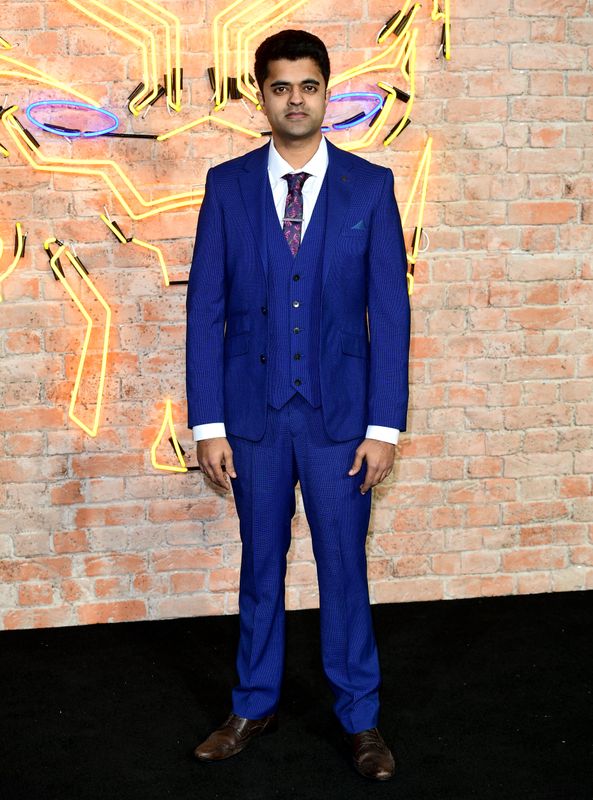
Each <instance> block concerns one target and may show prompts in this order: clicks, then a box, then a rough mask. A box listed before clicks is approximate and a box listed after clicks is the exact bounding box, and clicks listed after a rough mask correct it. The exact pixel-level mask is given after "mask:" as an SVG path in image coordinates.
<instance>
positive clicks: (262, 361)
mask: <svg viewBox="0 0 593 800" xmlns="http://www.w3.org/2000/svg"><path fill="white" fill-rule="evenodd" d="M259 360H260V361H261V363H262V364H265V363H266V361H267V360H268V358H267V356H265V355H264V354H263V353H262V354H261V355H260V357H259Z"/></svg>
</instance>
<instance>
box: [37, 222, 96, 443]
mask: <svg viewBox="0 0 593 800" xmlns="http://www.w3.org/2000/svg"><path fill="white" fill-rule="evenodd" d="M55 241H56V240H55V238H51V239H47V241H46V242H45V243H44V245H43V246H44V247H45V249H46V250H49V245H50V244H51V243H52V242H55ZM64 251H66V256H67V258H68V260H69V261H70V263H71V264H72V266H73V267H74V269H75V270H76V272H77V273H78V275H79V276H80V277H81V278H82V280H83V281H84V282H85V284H86V285H87V287H88V288H89V290H90V291H91V292H92V294H93V295H94V296H95V297H96V298H97V300H98V301H99V303H100V304H101V305H102V306H103V309H104V311H105V332H104V334H103V352H102V356H101V372H100V375H99V387H98V389H97V401H96V407H95V415H94V418H93V424H92V427H90V428H89V426H88V425H86V424H85V423H84V422H83V421H82V420H81V419H80V417H78V416H77V415H76V414H75V411H74V409H75V407H76V401H77V399H78V392H79V389H80V382H81V379H82V373H83V371H84V365H85V361H86V355H87V350H88V346H89V341H90V338H91V332H92V329H93V320H92V319H91V316H90V314H89V313H88V312H87V310H86V308H85V307H84V305H83V304H82V301H81V300H80V298H79V297H78V295H77V294H76V292H75V291H74V289H73V288H72V287H71V286H70V283H69V282H68V280H67V278H66V277H65V276H64V275H62V272H61V270H60V269H59V268H58V267H57V264H56V262H57V260H58V259H59V257H60V256H61V255H62V253H63V252H64ZM49 264H50V267H51V268H52V270H53V273H54V275H55V276H56V277H57V278H58V280H59V281H60V283H61V284H62V286H63V287H64V288H65V289H66V291H67V292H68V294H69V295H70V297H71V298H72V300H73V301H74V304H75V305H76V307H77V308H78V310H79V311H80V313H81V314H82V316H83V317H84V318H85V320H86V323H87V328H86V332H85V336H84V341H83V345H82V352H81V355H80V361H79V362H78V369H77V371H76V380H75V382H74V388H73V389H72V395H71V398H70V408H69V410H68V416H69V417H70V419H71V420H72V421H73V422H75V423H76V424H77V425H78V426H79V427H80V428H82V430H83V431H85V433H87V434H88V435H89V436H93V437H94V436H96V435H97V431H98V430H99V417H100V414H101V405H102V402H103V389H104V385H105V372H106V369H107V351H108V348H109V332H110V329H111V308H110V307H109V305H108V304H107V303H106V301H105V300H104V299H103V296H102V295H101V293H100V292H99V290H98V289H97V288H96V286H95V285H94V283H93V282H92V280H91V279H90V278H89V276H88V275H87V274H86V272H85V271H84V270H83V269H81V267H80V266H79V264H78V261H77V260H76V258H75V257H74V256H73V255H72V253H70V251H69V250H66V245H65V244H62V245H60V246H59V247H58V249H57V250H56V252H55V253H54V255H53V256H52V257H51V259H50V262H49Z"/></svg>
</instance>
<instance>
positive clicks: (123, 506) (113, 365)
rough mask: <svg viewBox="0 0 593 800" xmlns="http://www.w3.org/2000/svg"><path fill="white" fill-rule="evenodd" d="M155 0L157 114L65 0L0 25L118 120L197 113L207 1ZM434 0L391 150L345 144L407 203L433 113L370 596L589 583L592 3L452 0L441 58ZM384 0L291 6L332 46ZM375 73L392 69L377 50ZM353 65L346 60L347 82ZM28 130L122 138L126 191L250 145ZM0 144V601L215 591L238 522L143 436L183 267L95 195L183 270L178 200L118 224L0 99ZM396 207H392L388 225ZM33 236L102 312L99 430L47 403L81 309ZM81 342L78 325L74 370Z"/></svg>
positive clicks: (180, 414)
mask: <svg viewBox="0 0 593 800" xmlns="http://www.w3.org/2000/svg"><path fill="white" fill-rule="evenodd" d="M164 5H165V7H166V8H168V9H170V10H172V11H175V12H176V13H178V14H179V16H180V18H181V21H182V23H183V38H182V47H183V53H184V56H183V66H184V74H185V96H184V99H185V101H186V103H187V104H188V105H187V107H186V108H185V109H184V111H183V112H181V114H180V115H178V117H175V115H174V116H173V117H170V116H169V115H168V113H167V112H166V110H165V109H164V104H163V100H161V101H160V102H159V103H158V104H157V105H155V107H154V108H153V109H152V110H151V111H150V113H149V114H148V115H147V117H146V119H131V117H130V115H126V113H124V111H123V108H124V106H125V102H126V98H127V96H128V94H129V92H130V91H131V89H133V88H134V87H135V86H136V84H137V83H138V81H139V79H140V60H139V58H138V55H137V54H136V53H135V52H133V51H132V50H131V48H130V46H129V45H128V44H127V43H126V42H124V41H123V40H122V39H121V38H118V37H117V36H116V35H115V34H113V33H109V34H107V33H105V32H104V31H103V30H102V29H101V28H100V27H99V26H98V25H95V24H94V23H91V22H90V21H89V20H88V18H86V17H85V16H83V15H82V14H81V13H80V12H79V11H77V10H76V9H75V8H73V7H71V6H69V5H68V4H67V3H66V2H65V0H59V1H58V0H47V1H46V2H41V3H38V2H35V3H33V2H2V3H1V4H0V11H1V15H0V18H1V19H2V23H3V30H2V36H3V37H4V38H5V39H6V40H7V41H8V42H10V43H11V44H13V45H14V47H13V49H12V50H10V51H9V50H2V51H0V53H4V54H7V55H9V56H11V57H14V58H18V59H20V60H23V61H26V62H27V63H29V64H31V65H33V66H35V67H37V68H39V69H45V70H47V71H48V72H51V73H52V74H53V75H54V76H55V77H57V78H58V79H60V80H62V81H64V82H65V83H71V85H72V86H74V87H76V88H77V89H78V90H79V91H82V92H84V93H87V94H90V95H91V96H92V97H93V98H95V99H96V100H98V101H99V102H100V103H101V104H102V105H104V106H106V107H108V108H111V109H112V110H114V111H117V112H118V113H119V114H120V116H121V119H122V121H123V122H122V127H123V129H124V130H128V131H136V132H144V131H147V132H158V133H160V132H162V131H164V130H169V129H170V128H171V127H174V126H176V125H177V124H180V123H181V122H185V121H190V120H191V119H195V118H196V117H197V116H199V115H200V114H202V113H207V111H208V98H209V96H210V94H211V91H210V88H209V85H208V82H207V79H206V77H205V70H206V67H208V66H210V65H211V63H212V57H211V28H210V26H211V22H212V19H213V17H214V15H215V13H216V12H217V11H219V10H220V9H221V8H222V7H223V4H222V3H219V2H217V3H213V4H208V5H207V6H206V5H204V4H203V3H200V2H190V1H189V0H175V1H173V0H170V1H169V2H166V3H164ZM111 6H112V7H114V8H120V9H124V8H125V2H124V0H116V2H115V3H113V4H111ZM429 6H430V3H425V4H424V7H423V8H422V9H421V10H420V11H419V13H418V15H417V19H416V26H417V28H418V39H417V43H418V48H417V82H416V91H417V97H416V101H415V104H414V108H413V110H412V120H413V122H412V124H411V125H410V126H409V127H408V128H407V129H406V130H405V131H404V132H403V133H402V135H401V136H400V137H398V138H397V139H396V140H395V142H394V143H393V144H392V145H391V146H390V147H389V148H383V147H382V146H381V145H380V144H378V145H376V146H374V147H373V148H372V149H370V150H366V151H362V152H361V155H363V156H365V157H367V158H369V159H371V160H373V161H375V162H377V163H381V164H386V165H389V166H390V167H392V168H393V170H394V173H395V176H396V191H397V196H398V199H399V202H400V207H401V206H402V205H403V202H405V199H406V198H407V196H408V192H409V191H410V188H411V185H412V181H413V178H414V175H415V171H416V168H417V166H418V163H419V159H420V156H421V153H422V150H423V148H424V145H425V143H426V140H427V136H428V135H431V136H432V137H433V158H432V165H431V177H430V183H429V189H428V196H427V204H426V211H425V218H424V224H425V229H426V232H427V234H428V236H429V238H430V245H429V248H428V250H427V252H426V253H425V254H424V255H423V256H422V258H421V259H419V260H418V263H417V265H416V290H415V292H414V295H413V298H412V305H413V333H414V336H413V346H412V370H411V378H412V394H411V398H412V401H411V410H410V415H409V430H408V433H407V434H406V435H404V436H402V441H401V446H400V448H399V455H398V458H397V469H396V470H395V471H394V474H392V476H390V478H389V479H388V480H387V481H386V482H385V483H384V484H382V485H381V486H379V487H378V488H376V489H375V490H374V501H373V512H372V517H371V532H370V535H369V539H368V556H369V577H370V589H371V595H372V599H373V601H374V602H392V601H404V600H421V599H442V598H444V599H447V598H459V597H472V596H478V595H495V594H514V593H516V594H520V593H529V592H548V591H563V590H579V589H591V588H593V499H592V497H591V488H592V475H593V437H592V430H593V428H592V426H593V401H592V394H593V333H592V330H591V328H592V324H593V268H592V266H591V257H590V253H591V245H592V241H593V240H592V230H593V204H592V201H591V197H592V194H593V147H592V129H593V100H592V99H591V95H592V93H593V78H592V67H593V48H592V47H591V43H592V42H593V19H592V18H591V11H592V10H593V3H592V2H591V0H512V1H511V0H507V2H500V1H499V0H463V2H462V0H451V13H452V57H451V60H450V61H444V60H443V59H442V58H438V59H437V58H436V50H437V44H438V41H439V37H440V23H438V24H437V23H434V22H432V21H431V19H430V8H429ZM398 8H399V6H398V5H397V4H396V5H395V6H394V5H393V4H392V3H388V2H386V0H355V2H354V4H352V3H349V4H343V3H338V2H335V0H320V1H319V2H316V3H313V2H310V3H308V4H307V5H305V6H303V7H302V9H301V10H300V11H298V12H296V13H295V14H293V15H292V16H291V17H290V18H289V20H288V23H287V24H286V25H285V26H294V27H305V28H308V29H310V30H313V31H314V32H315V33H317V34H319V35H320V36H322V37H323V38H324V39H325V40H326V42H327V44H328V46H329V47H330V48H331V55H332V66H333V69H334V71H337V70H339V69H342V68H344V67H345V66H347V65H351V64H354V63H356V62H357V61H360V60H362V59H365V58H368V57H370V56H371V55H373V54H374V53H375V52H377V50H376V47H374V46H373V42H374V41H375V37H376V34H377V32H378V30H379V29H380V27H381V25H382V24H383V23H384V22H385V20H386V19H388V18H389V17H390V16H391V15H392V14H393V13H394V12H395V11H396V10H398ZM276 29H278V28H277V27H276V28H275V29H274V30H276ZM261 38H263V36H262V37H260V39H261ZM260 39H258V40H256V42H257V41H259V40H260ZM3 68H5V67H4V65H3V64H2V62H0V70H1V69H3ZM378 77H382V78H383V79H384V80H387V81H389V80H392V81H393V83H394V84H396V85H397V84H398V76H396V75H393V74H389V73H381V74H380V75H379V76H378ZM373 83H374V76H373V75H367V76H366V77H364V76H363V77H362V78H360V79H359V82H358V83H356V87H354V86H353V87H352V88H363V87H369V88H372V86H373ZM400 84H401V80H400ZM339 90H340V91H341V90H342V87H340V89H339ZM5 93H7V94H8V104H14V103H16V104H17V105H19V107H20V109H21V110H20V111H19V112H18V114H19V119H21V121H23V122H24V123H25V124H27V120H26V117H25V115H24V111H23V109H24V108H25V107H26V106H27V104H28V103H29V102H32V101H34V100H38V99H43V98H46V97H52V98H55V97H59V96H62V97H63V96H64V93H63V92H62V93H60V92H57V91H56V90H53V89H49V88H48V87H44V86H43V85H41V84H39V83H35V82H31V81H28V80H24V79H22V78H18V77H16V76H7V75H5V74H0V99H2V98H3V97H4V94H5ZM232 106H233V107H232V108H230V107H229V108H228V110H226V111H225V112H224V113H225V114H227V115H228V118H229V119H234V120H235V121H239V122H240V123H241V124H243V125H246V126H248V127H251V128H253V129H255V130H258V129H260V130H261V129H263V128H265V120H263V117H260V116H258V115H257V114H256V117H255V119H254V120H253V121H250V120H249V117H248V115H247V112H246V110H245V109H244V108H243V107H242V106H241V105H240V104H238V103H237V102H236V101H235V102H234V103H233V104H232ZM394 121H395V120H392V121H391V124H393V122H394ZM64 124H66V123H64ZM29 129H30V130H32V128H31V127H30V126H29ZM36 135H37V133H36ZM37 138H38V139H39V141H40V143H41V145H42V147H43V148H44V152H45V153H46V154H50V155H52V156H56V155H59V156H61V157H63V158H68V159H70V158H87V159H88V158H112V159H115V160H117V161H118V162H119V163H120V164H122V165H123V166H124V167H125V169H126V170H127V172H128V173H129V175H130V177H131V178H132V179H133V181H134V182H135V184H136V185H137V186H138V188H139V190H140V191H141V192H142V193H143V194H144V195H145V196H146V197H147V198H156V197H159V196H162V195H163V194H166V193H168V192H173V191H188V190H191V189H192V188H194V189H195V188H198V187H199V186H200V185H202V184H203V181H204V175H205V172H206V169H207V167H208V166H210V165H211V164H214V163H218V162H220V161H222V160H224V159H226V158H229V157H232V156H234V155H237V154H240V153H242V152H245V151H247V150H249V149H251V148H252V147H253V146H259V145H260V144H261V142H260V141H255V140H250V139H248V138H247V137H245V136H242V135H240V134H229V133H228V132H227V131H226V130H225V129H221V128H220V127H217V126H216V125H212V126H205V127H202V128H198V129H196V130H194V131H192V132H191V133H188V134H187V135H183V136H178V137H175V138H174V139H171V140H170V141H169V142H167V143H163V144H162V145H157V144H156V143H154V142H151V141H147V140H140V139H138V140H134V139H131V140H122V139H109V140H106V139H95V140H88V141H84V142H82V141H77V142H73V143H71V144H69V143H67V142H65V141H63V140H60V141H58V140H57V139H56V137H54V136H52V135H51V134H46V133H42V132H38V136H37ZM332 139H333V140H334V141H339V140H340V137H339V136H337V135H336V136H333V135H332ZM380 139H381V137H380ZM380 139H379V140H378V141H380ZM0 143H2V144H4V145H5V146H7V147H8V149H9V151H10V154H9V156H8V157H7V158H4V159H2V160H1V163H0V169H1V177H2V193H1V195H0V210H1V214H0V237H1V238H2V239H3V240H4V253H3V254H2V256H1V258H0V274H2V272H4V270H5V269H6V268H7V266H8V265H9V264H10V262H11V259H12V240H13V237H14V223H15V222H16V221H21V222H22V223H23V227H24V229H26V230H27V232H28V239H27V246H26V254H25V257H24V259H22V260H21V261H20V262H19V264H18V266H17V268H16V269H15V271H14V272H13V273H12V274H11V275H10V276H9V277H8V278H7V279H6V280H4V281H3V282H2V283H1V284H0V286H1V291H2V296H3V302H2V303H0V371H1V373H0V377H1V382H0V479H1V486H0V504H1V510H0V577H1V579H2V580H1V583H0V625H1V626H2V627H4V628H27V627H34V626H39V627H43V626H60V625H73V624H86V623H93V622H111V621H119V620H135V619H145V618H149V619H155V618H163V617H177V616H184V615H190V616H193V615H205V614H223V613H233V612H235V611H236V609H237V585H238V568H239V559H240V541H239V535H238V522H237V519H236V515H235V512H234V505H233V501H232V497H231V496H229V495H222V494H219V493H217V492H216V491H215V490H213V489H211V488H209V487H207V486H206V485H205V484H204V481H203V478H202V476H201V475H200V473H196V472H189V473H188V474H185V475H180V474H168V473H164V472H162V471H160V472H159V471H157V470H155V469H154V468H153V467H152V465H151V461H150V446H151V444H152V442H153V441H154V439H155V436H156V434H157V433H158V430H159V428H160V424H161V421H162V419H163V411H164V399H165V398H166V397H167V396H170V397H171V398H172V399H173V413H174V419H175V427H176V430H177V434H178V436H179V438H180V440H181V443H182V445H183V446H184V447H185V449H186V450H187V451H188V455H190V454H191V451H192V450H193V448H192V447H191V438H190V434H189V432H188V431H187V430H186V428H185V424H186V420H185V399H184V375H183V368H184V366H183V358H184V355H183V343H184V295H185V289H184V287H183V286H171V287H169V288H165V287H164V286H163V281H162V276H161V273H160V269H159V266H158V263H157V261H156V258H155V257H154V255H153V254H151V253H149V252H148V251H147V250H145V249H141V248H138V247H135V246H134V245H132V244H129V245H121V244H119V243H118V242H117V241H116V240H115V239H114V237H113V236H112V235H111V233H110V232H109V231H108V230H107V228H106V227H105V225H104V224H103V222H101V220H100V219H99V214H100V213H101V211H102V210H103V206H104V205H106V206H107V207H108V209H109V210H110V213H111V214H112V215H113V216H114V217H116V218H117V220H118V222H119V224H120V225H121V226H122V228H123V229H124V231H125V233H126V235H130V236H131V235H132V234H134V235H136V236H137V237H139V238H141V239H142V240H144V241H147V242H152V243H153V244H158V245H159V246H161V247H162V249H163V254H164V256H165V258H166V261H167V263H168V265H169V270H170V272H171V276H172V277H176V278H183V277H185V276H186V273H187V268H188V263H189V259H190V256H191V247H192V244H193V236H194V232H195V224H196V219H197V208H196V207H195V206H194V207H193V208H189V209H188V208H185V209H181V210H177V211H173V212H170V213H164V214H159V215H156V216H153V217H149V218H148V219H145V220H141V221H137V222H132V220H130V219H129V218H128V217H127V216H126V215H125V214H124V213H123V212H122V211H121V208H120V206H119V205H118V203H117V202H116V201H115V200H114V198H113V196H112V194H111V192H110V191H109V189H108V188H107V186H106V184H105V183H104V182H103V181H102V180H100V179H99V178H96V177H88V176H84V177H82V176H72V175H65V174H51V173H47V172H45V173H44V172H39V171H34V170H33V169H31V167H30V166H28V165H27V164H26V162H25V160H24V157H23V156H22V155H21V154H19V152H18V151H16V149H15V148H14V147H10V146H9V144H10V143H9V141H8V140H7V137H6V134H5V128H4V127H3V126H2V125H0ZM411 233H412V228H411V226H410V225H408V226H407V230H406V234H407V237H408V241H409V240H410V237H411ZM50 236H55V237H56V238H58V239H60V240H61V241H63V242H65V243H68V244H69V245H73V246H74V247H75V250H76V253H77V254H78V255H79V256H80V258H81V259H82V261H83V262H84V263H85V265H86V266H87V267H88V268H89V269H90V271H91V275H92V277H93V279H94V280H95V282H96V284H97V286H98V287H100V291H101V292H102V294H103V296H104V297H105V298H106V299H107V300H108V302H109V304H110V306H111V308H112V311H113V326H112V331H111V347H110V353H109V359H108V367H107V380H106V384H105V402H104V408H103V411H102V414H101V425H100V429H99V432H98V435H97V436H96V437H95V438H91V437H89V436H88V435H86V434H85V433H83V432H82V431H81V430H80V428H78V427H77V426H76V425H74V424H73V422H72V421H71V420H70V419H69V418H68V405H69V401H70V394H71V391H72V386H73V382H74V379H75V375H76V370H77V367H78V361H79V353H80V347H81V343H82V339H83V335H84V329H85V326H84V324H83V320H82V317H81V315H80V313H79V312H78V311H77V309H76V308H75V307H74V304H73V303H72V301H71V300H70V299H69V298H68V297H67V296H66V293H65V291H64V289H63V287H62V286H61V285H60V283H59V282H58V281H56V280H54V278H53V276H52V273H51V271H50V270H49V268H48V260H47V257H46V254H45V252H44V250H43V242H44V241H45V240H46V239H47V238H48V237H50ZM99 362H100V355H99V351H97V349H96V348H95V349H94V350H93V351H92V353H91V355H90V360H89V363H90V364H91V366H92V369H93V370H94V373H95V374H96V373H97V370H98V367H99ZM95 389H96V377H95V378H92V377H91V378H90V379H87V381H86V384H85V385H84V386H83V387H82V388H81V403H82V404H81V413H83V412H84V413H86V416H87V418H88V416H89V414H91V415H92V404H91V405H89V406H88V407H85V406H84V402H86V401H89V400H90V399H91V398H92V397H94V394H93V392H94V390H95ZM165 444H166V442H165ZM166 446H167V447H168V445H166ZM159 452H161V451H159ZM167 452H168V451H167V450H166V449H165V448H163V449H162V454H163V458H166V457H168V456H167ZM169 455H171V453H169ZM297 509H298V513H297V516H296V518H295V520H294V528H293V530H294V539H293V544H292V549H291V552H290V565H289V570H288V582H287V604H288V607H290V608H302V607H309V606H315V605H317V593H316V576H315V566H314V562H313V557H312V551H311V546H310V540H309V535H308V529H307V525H306V520H305V517H304V514H303V512H302V500H301V497H300V494H298V506H297Z"/></svg>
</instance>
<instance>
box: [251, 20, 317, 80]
mask: <svg viewBox="0 0 593 800" xmlns="http://www.w3.org/2000/svg"><path fill="white" fill-rule="evenodd" d="M281 58H286V59H288V60H289V61H298V60H299V59H300V58H310V59H311V60H312V61H315V63H316V64H317V66H318V67H319V71H320V72H321V74H322V75H323V79H324V81H325V87H326V88H327V84H328V81H329V55H328V52H327V47H326V46H325V45H324V44H323V42H322V41H321V39H320V38H319V37H318V36H315V34H314V33H309V32H308V31H297V30H290V29H289V30H285V31H280V32H279V33H275V34H274V35H273V36H268V38H267V39H265V40H264V41H263V42H262V43H261V44H260V46H259V47H258V48H257V50H256V51H255V66H254V71H255V80H256V81H257V84H258V86H259V88H260V91H261V92H262V93H263V90H264V81H265V80H266V78H267V77H268V64H269V62H270V61H279V60H280V59H281Z"/></svg>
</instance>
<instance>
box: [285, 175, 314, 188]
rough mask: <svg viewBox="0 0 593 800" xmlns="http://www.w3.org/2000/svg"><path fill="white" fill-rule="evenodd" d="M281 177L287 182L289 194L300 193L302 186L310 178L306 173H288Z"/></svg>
mask: <svg viewBox="0 0 593 800" xmlns="http://www.w3.org/2000/svg"><path fill="white" fill-rule="evenodd" d="M282 177H283V178H285V179H286V180H287V181H288V191H289V192H295V191H296V192H300V191H302V188H303V184H304V183H305V181H306V180H307V178H310V177H311V176H310V175H309V173H308V172H288V173H287V174H286V175H283V176H282Z"/></svg>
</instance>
